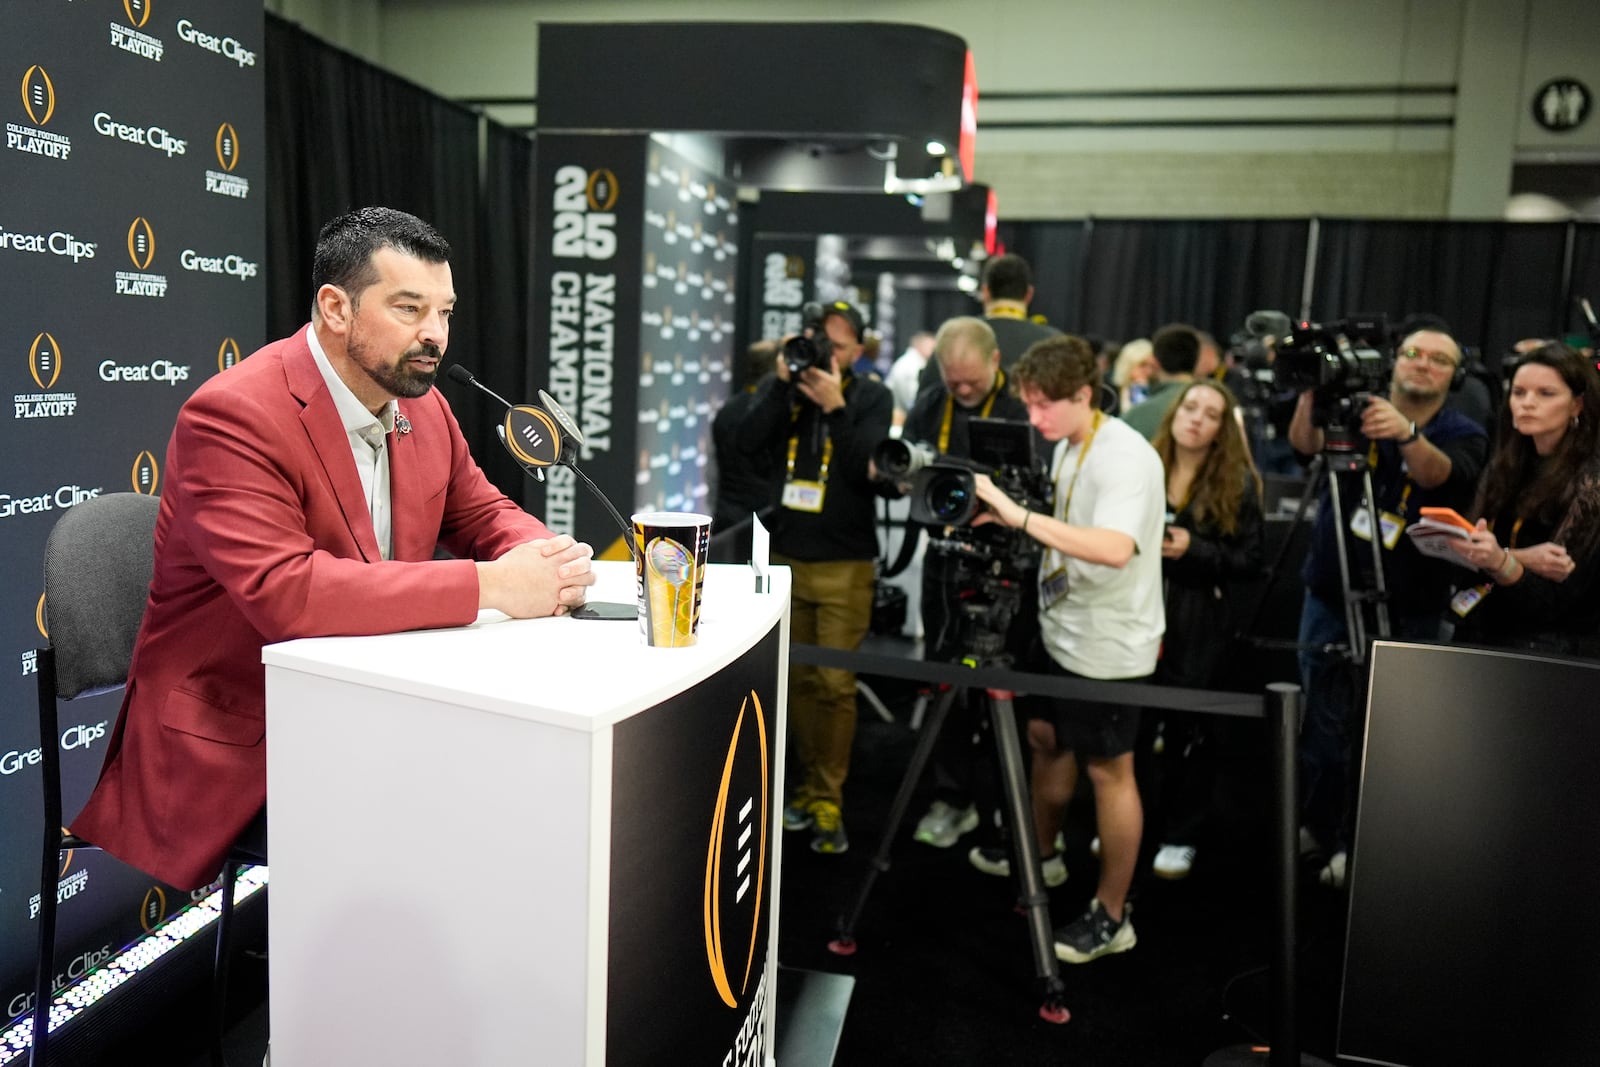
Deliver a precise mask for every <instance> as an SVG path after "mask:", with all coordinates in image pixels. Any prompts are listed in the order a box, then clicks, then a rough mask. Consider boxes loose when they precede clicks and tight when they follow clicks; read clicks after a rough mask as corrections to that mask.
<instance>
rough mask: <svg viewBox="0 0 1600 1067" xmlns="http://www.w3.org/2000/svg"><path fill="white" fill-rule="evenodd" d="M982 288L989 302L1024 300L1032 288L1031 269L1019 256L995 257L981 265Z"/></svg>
mask: <svg viewBox="0 0 1600 1067" xmlns="http://www.w3.org/2000/svg"><path fill="white" fill-rule="evenodd" d="M983 287H984V288H985V289H987V290H989V299H990V300H1026V299H1028V290H1029V289H1032V288H1033V269H1032V268H1031V267H1029V266H1028V261H1027V260H1025V259H1023V258H1022V257H1021V256H1013V255H1004V256H995V257H994V258H993V259H991V260H989V261H988V262H987V263H985V264H984V265H983Z"/></svg>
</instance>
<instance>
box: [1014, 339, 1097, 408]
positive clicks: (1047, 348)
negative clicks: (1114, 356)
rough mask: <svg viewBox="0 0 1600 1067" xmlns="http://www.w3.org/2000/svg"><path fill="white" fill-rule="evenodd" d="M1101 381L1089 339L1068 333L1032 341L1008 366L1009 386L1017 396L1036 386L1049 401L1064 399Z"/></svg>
mask: <svg viewBox="0 0 1600 1067" xmlns="http://www.w3.org/2000/svg"><path fill="white" fill-rule="evenodd" d="M1099 381H1100V372H1099V370H1098V369H1097V368H1096V367H1095V365H1094V349H1092V348H1090V347H1089V342H1088V341H1085V340H1084V339H1083V338H1081V337H1074V336H1072V335H1071V334H1066V333H1064V334H1061V335H1060V336H1058V337H1047V338H1045V339H1044V340H1043V341H1035V342H1034V343H1033V344H1032V345H1030V346H1029V348H1028V350H1027V351H1026V352H1024V353H1023V354H1022V358H1021V359H1019V360H1017V365H1016V366H1015V367H1012V368H1011V388H1012V391H1013V392H1015V393H1016V394H1017V395H1018V396H1021V395H1022V392H1023V390H1025V389H1037V390H1038V391H1039V392H1041V393H1043V394H1044V395H1045V396H1046V397H1048V398H1049V399H1051V400H1064V399H1066V398H1067V397H1069V396H1072V395H1073V394H1075V393H1077V392H1078V390H1080V389H1082V388H1083V387H1084V386H1086V385H1095V384H1097V383H1098V382H1099Z"/></svg>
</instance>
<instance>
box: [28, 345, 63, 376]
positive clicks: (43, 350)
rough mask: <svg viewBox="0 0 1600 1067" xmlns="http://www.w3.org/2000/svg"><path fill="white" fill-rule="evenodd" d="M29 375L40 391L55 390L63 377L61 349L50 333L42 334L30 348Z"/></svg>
mask: <svg viewBox="0 0 1600 1067" xmlns="http://www.w3.org/2000/svg"><path fill="white" fill-rule="evenodd" d="M28 373H29V375H31V376H32V377H33V384H34V385H37V386H38V387H39V388H40V389H53V388H55V384H56V381H57V380H58V379H59V378H60V377H61V348H60V346H59V345H57V344H56V339H55V338H54V337H51V336H50V335H49V334H48V333H41V334H40V335H39V336H38V337H35V338H34V339H33V344H32V345H30V346H29V347H28Z"/></svg>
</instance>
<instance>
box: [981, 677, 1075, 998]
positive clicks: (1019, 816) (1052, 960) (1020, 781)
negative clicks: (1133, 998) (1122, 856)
mask: <svg viewBox="0 0 1600 1067" xmlns="http://www.w3.org/2000/svg"><path fill="white" fill-rule="evenodd" d="M988 697H989V721H990V722H991V723H992V724H993V726H994V729H993V733H994V740H995V747H996V755H997V756H998V757H999V761H1000V784H1001V788H1002V789H1003V791H1004V792H1005V803H1006V815H1007V821H1008V822H1009V823H1010V825H1011V837H1012V844H1013V845H1014V846H1015V849H1014V855H1015V856H1016V867H1015V870H1016V873H1017V877H1018V878H1019V879H1020V880H1021V885H1022V903H1023V905H1024V906H1025V907H1026V908H1027V909H1028V933H1029V936H1030V939H1031V941H1032V946H1033V970H1034V975H1035V977H1037V978H1038V979H1039V984H1040V986H1041V987H1042V989H1043V992H1044V1003H1043V1004H1041V1005H1040V1007H1039V1016H1040V1018H1042V1019H1044V1020H1045V1021H1046V1022H1053V1023H1064V1022H1066V1021H1067V1020H1068V1019H1069V1018H1071V1015H1070V1013H1069V1012H1068V1011H1067V1009H1066V1007H1065V1005H1063V1004H1062V1003H1061V997H1062V994H1063V993H1064V992H1065V986H1063V985H1062V982H1061V974H1060V972H1059V971H1058V970H1057V969H1056V945H1055V934H1054V932H1053V929H1052V927H1051V925H1050V898H1049V897H1048V896H1047V895H1046V893H1045V888H1044V875H1043V873H1041V871H1040V870H1039V845H1038V842H1036V841H1035V840H1034V829H1033V802H1032V800H1031V799H1030V797H1029V794H1028V783H1027V779H1026V778H1025V777H1024V775H1023V773H1022V745H1021V744H1020V743H1019V742H1018V741H1017V716H1016V712H1015V710H1014V708H1013V705H1012V694H1011V693H1010V692H1009V691H1007V690H1004V689H990V690H988Z"/></svg>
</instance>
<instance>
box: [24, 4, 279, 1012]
mask: <svg viewBox="0 0 1600 1067" xmlns="http://www.w3.org/2000/svg"><path fill="white" fill-rule="evenodd" d="M14 15H15V17H14V18H13V20H12V22H11V24H10V25H8V27H7V33H6V34H5V35H4V38H3V39H0V81H3V84H4V87H5V92H4V95H3V96H0V118H3V121H4V127H5V128H4V141H3V144H0V158H3V164H0V204H4V205H6V206H5V207H4V209H3V210H0V272H3V276H4V277H5V279H6V282H7V293H8V296H9V297H10V300H11V305H12V308H13V311H12V314H10V315H8V316H6V319H5V324H4V325H3V326H0V391H3V394H4V401H5V403H4V412H3V415H0V454H3V455H5V456H6V457H7V464H6V468H5V472H4V473H3V474H0V553H3V554H4V557H5V558H6V559H7V560H9V561H10V568H9V573H10V575H11V576H12V578H11V580H10V581H8V582H7V583H6V585H5V586H4V589H3V591H0V709H3V711H0V1006H3V1009H4V1013H5V1016H6V1017H8V1018H9V1017H12V1016H16V1015H19V1014H21V1013H23V1012H25V1011H26V1010H27V1009H28V1008H29V1007H30V1006H31V1005H30V1003H29V994H28V991H29V989H30V988H31V980H32V971H31V967H32V963H31V961H32V958H33V944H34V936H35V928H34V925H33V920H34V915H35V913H36V910H37V906H38V900H37V888H36V886H37V884H38V876H37V872H36V870H35V867H34V857H36V856H37V854H38V840H39V833H40V826H39V819H40V813H41V811H42V808H41V800H40V792H39V791H40V781H39V768H38V763H39V759H40V752H41V749H40V744H41V742H40V739H39V737H38V728H37V718H36V710H35V709H36V706H37V702H36V698H35V681H36V679H35V677H34V675H35V672H36V670H37V662H36V658H35V655H34V650H35V649H36V648H37V647H39V646H40V645H41V644H43V643H44V641H45V640H46V634H47V631H48V620H47V619H45V618H44V617H43V614H42V611H41V607H42V603H41V601H42V596H43V589H42V586H41V581H40V575H41V574H42V560H43V553H44V543H45V539H46V538H47V537H48V535H49V533H50V530H51V528H52V526H53V525H54V524H55V520H56V519H57V518H58V517H60V515H61V513H62V512H63V511H65V510H66V509H67V508H70V507H73V506H74V505H76V504H79V503H82V502H83V501H84V500H87V499H90V498H92V497H95V496H99V495H101V494H103V493H114V492H128V491H133V492H140V493H150V494H159V493H160V492H161V489H162V476H163V471H162V464H163V463H164V460H165V454H166V444H167V438H168V436H169V434H170V432H171V429H172V423H173V420H174V417H175V416H176V413H177V411H178V408H179V407H180V406H181V405H182V403H183V401H184V400H185V399H187V397H188V396H189V394H190V393H192V392H193V391H194V389H195V387H196V386H198V385H199V384H200V383H201V382H203V381H205V380H206V379H207V378H210V377H211V376H212V375H214V374H217V373H219V372H220V371H221V370H222V369H223V368H225V367H228V366H231V365H232V364H233V363H235V362H237V361H238V360H239V359H240V358H241V356H242V355H244V354H246V353H248V352H250V351H252V350H253V349H254V348H256V347H257V346H258V345H259V344H260V343H261V341H262V333H263V330H264V310H265V308H264V301H263V296H262V293H263V274H264V271H265V266H266V265H265V263H264V258H265V255H264V250H265V243H266V241H265V224H264V210H263V203H262V201H263V190H262V188H261V183H262V182H263V181H264V180H265V174H266V168H265V159H264V156H263V146H264V144H265V137H264V131H263V120H262V114H263V98H262V78H261V42H262V37H263V25H262V22H263V18H262V12H261V7H260V5H259V4H251V3H248V2H246V0H212V2H207V3H202V2H199V0H187V2H181V3H180V2H178V0H94V2H82V0H80V2H78V3H73V4H48V5H44V4H40V5H27V6H26V7H25V8H23V9H19V10H18V11H17V12H15V13H14ZM117 705H118V701H117V698H116V697H115V696H110V697H99V698H90V699H84V700H81V701H78V702H75V703H73V704H70V705H65V706H63V708H62V710H61V728H62V733H61V736H60V737H59V738H53V739H52V738H46V739H44V743H49V744H58V745H60V747H61V750H62V756H63V777H64V789H63V792H64V804H65V810H66V812H67V814H68V816H69V821H70V816H71V815H72V814H74V813H75V812H76V811H77V809H78V808H79V807H81V806H82V803H83V801H84V800H85V799H86V798H87V796H88V793H89V790H90V788H91V787H92V786H93V783H94V780H95V778H96V777H97V775H98V773H99V769H100V762H101V759H102V757H103V755H104V752H105V741H106V739H107V738H108V737H109V734H110V729H111V726H112V725H113V724H114V722H115V719H116V714H117ZM62 860H63V862H62V869H61V879H60V884H59V888H58V890H57V898H58V899H59V900H60V901H61V911H60V933H59V935H58V958H57V962H58V967H57V970H58V973H59V974H60V975H61V977H62V978H63V979H66V978H74V977H79V976H81V975H82V974H83V973H85V972H86V971H87V970H88V969H89V968H90V967H92V966H93V965H95V964H96V963H98V962H100V961H102V960H104V959H105V958H107V957H109V956H110V954H111V953H112V952H113V951H115V950H116V949H117V948H120V947H121V946H122V945H123V944H125V943H127V942H128V941H131V940H133V939H134V938H135V937H137V936H138V935H139V934H141V933H142V932H143V931H145V930H147V929H149V928H150V926H152V925H153V924H154V923H155V922H158V921H159V920H160V919H161V918H162V917H163V916H165V915H166V914H168V913H170V912H171V911H173V910H175V909H176V908H177V907H178V906H180V905H183V904H187V903H188V902H189V894H187V893H184V892H180V891H177V890H173V889H171V888H170V887H166V886H161V885H156V884H154V883H152V882H151V880H150V879H149V878H147V877H146V876H144V875H142V874H140V873H139V872H136V871H133V870H131V869H129V868H127V867H125V866H123V865H121V864H119V863H117V862H116V861H114V860H112V859H111V858H109V857H107V856H104V855H103V854H101V853H98V852H94V851H79V852H77V853H73V854H70V855H64V856H63V857H62Z"/></svg>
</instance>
